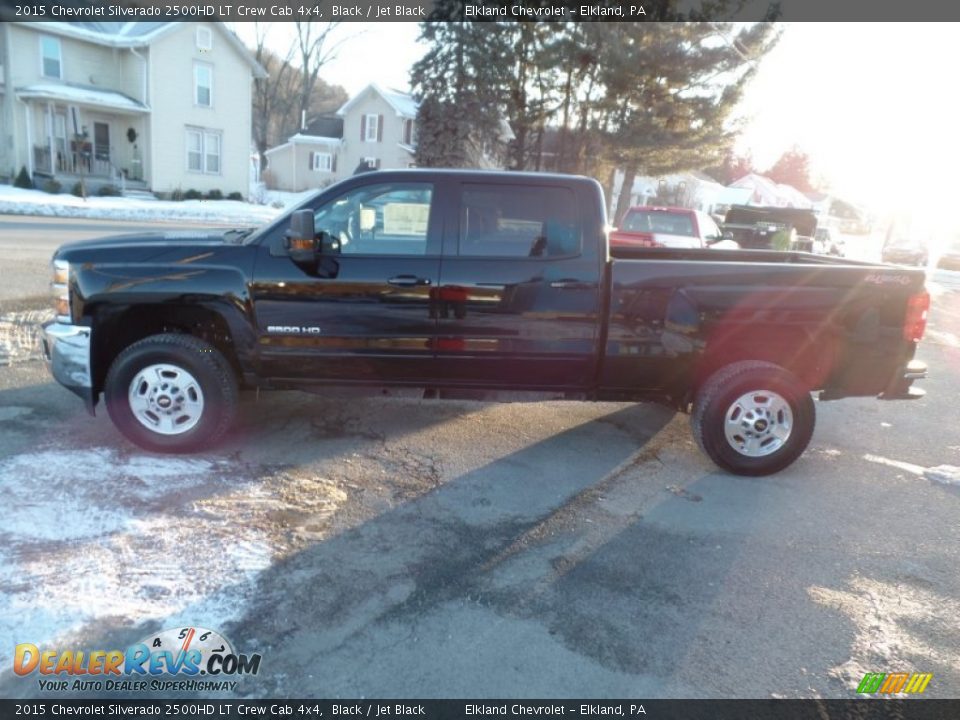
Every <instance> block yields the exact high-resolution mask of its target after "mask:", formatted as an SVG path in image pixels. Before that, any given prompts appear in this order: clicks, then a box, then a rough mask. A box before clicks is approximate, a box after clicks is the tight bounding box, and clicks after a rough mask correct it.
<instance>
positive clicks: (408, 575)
mask: <svg viewBox="0 0 960 720" xmlns="http://www.w3.org/2000/svg"><path fill="white" fill-rule="evenodd" d="M935 280H936V283H935V285H936V288H937V290H936V295H935V300H934V302H935V307H934V311H933V315H932V318H931V331H932V334H931V336H930V339H929V340H928V341H927V342H926V343H924V345H923V346H922V349H921V356H922V357H923V359H925V360H926V361H927V362H928V363H929V364H930V366H931V378H930V379H929V380H928V381H925V382H924V387H926V388H927V389H928V391H929V395H928V397H927V398H926V399H924V400H919V401H915V402H912V403H904V402H899V403H882V402H878V401H875V400H872V399H856V400H845V401H840V402H835V403H818V426H817V430H816V433H815V435H814V439H813V443H812V446H811V448H810V450H809V451H808V452H807V453H806V455H805V456H804V457H802V458H801V459H800V460H799V461H798V462H797V463H796V464H795V465H794V466H792V467H791V468H789V469H787V470H786V471H784V472H782V473H780V474H778V475H775V476H773V477H769V478H761V479H756V478H741V477H734V476H730V475H727V474H725V473H722V472H720V471H718V470H717V469H716V468H715V467H713V466H712V465H711V464H710V463H709V462H708V461H707V460H706V459H705V458H704V457H703V456H701V455H700V454H699V452H698V451H697V450H696V448H695V446H694V444H693V443H692V441H691V439H690V436H689V433H688V430H687V419H686V418H685V417H683V416H680V415H675V414H674V413H672V412H671V411H668V410H665V409H662V408H658V407H655V406H650V405H628V404H586V403H563V402H544V403H534V404H492V403H484V402H468V401H442V402H441V401H425V400H417V399H412V398H367V399H337V398H331V397H318V396H314V395H307V394H297V393H276V394H264V395H261V397H260V398H259V400H258V399H257V398H256V397H255V396H252V395H251V396H250V397H247V398H246V399H245V401H244V411H243V421H242V422H241V424H240V426H239V427H238V429H237V430H236V432H234V433H233V435H231V437H230V438H229V439H228V441H227V442H226V444H225V445H224V446H222V447H220V448H218V449H216V450H213V451H210V452H207V453H202V454H199V455H193V456H187V457H169V456H157V455H152V454H149V453H144V452H142V451H140V450H138V449H136V448H134V447H132V446H131V445H129V444H128V443H126V442H125V441H123V440H122V439H121V438H120V436H119V435H118V434H117V433H116V432H115V431H114V429H113V428H112V426H111V425H110V423H109V421H108V420H107V419H106V417H105V416H104V413H103V412H102V410H101V412H100V415H99V416H98V417H97V418H95V419H90V418H88V417H87V416H86V415H85V414H84V413H83V410H82V408H81V406H80V403H79V401H78V400H76V399H75V398H74V397H73V396H72V395H70V394H69V393H68V392H66V391H65V390H63V389H61V388H59V387H58V386H56V385H54V384H53V383H52V382H50V380H49V379H48V377H47V374H46V371H45V369H44V367H43V366H42V364H41V363H39V362H37V361H30V360H25V361H23V362H16V363H14V364H13V365H11V366H10V367H6V368H0V504H2V506H3V507H4V508H5V509H6V511H7V513H6V516H7V518H8V521H6V522H5V523H4V524H3V526H2V528H0V595H2V597H0V608H3V610H2V611H0V668H4V669H5V670H4V674H3V675H0V694H2V695H3V696H5V697H27V696H37V695H38V694H42V693H40V692H39V691H38V688H37V685H36V680H35V679H30V678H28V679H23V678H18V677H15V676H13V675H12V674H11V673H10V672H9V670H6V669H7V668H9V667H10V654H11V650H12V648H13V647H14V645H15V643H18V642H33V643H37V644H41V645H43V644H46V645H54V644H55V645H56V646H57V647H60V648H68V647H72V648H114V647H126V646H127V645H128V644H129V643H132V642H135V641H138V640H140V639H142V638H143V637H145V636H146V635H147V634H148V633H152V632H156V631H159V630H162V629H164V628H171V627H179V626H181V625H186V624H189V625H195V626H203V627H208V628H213V629H217V630H220V631H222V632H223V633H224V634H225V635H227V636H228V637H229V638H230V639H231V640H232V641H233V643H234V645H235V646H236V647H237V648H240V649H242V650H243V651H244V652H248V653H252V652H257V653H260V654H261V655H262V657H263V660H262V669H261V672H260V674H259V675H257V676H256V677H246V678H242V679H239V685H238V687H237V689H236V690H235V691H234V692H233V693H232V695H234V696H249V697H257V696H315V697H331V698H332V697H359V696H365V697H371V696H379V697H391V696H395V697H457V696H470V697H496V696H501V697H503V696H517V697H521V696H526V697H534V696H535V697H570V696H592V697H603V696H624V697H626V696H630V697H675V696H692V697H701V696H736V697H770V696H785V697H817V696H820V697H851V696H853V694H854V693H853V691H854V688H855V685H856V684H857V682H858V681H859V679H860V677H861V676H862V673H864V672H867V671H875V672H887V671H893V670H898V671H901V670H902V671H916V672H932V673H934V679H933V681H932V682H931V684H930V686H929V688H928V690H927V695H930V696H933V697H953V696H956V695H957V694H958V692H960V651H958V650H957V648H958V647H960V620H958V618H960V602H958V598H960V578H958V576H957V573H956V567H957V561H958V542H957V541H958V532H960V523H958V518H960V486H958V485H957V484H954V483H955V480H956V477H955V476H954V475H951V474H950V472H949V468H950V467H955V466H960V426H958V423H957V422H956V398H957V393H956V388H957V387H960V343H956V344H954V342H953V341H952V340H951V339H950V338H951V337H953V338H954V339H955V338H956V336H958V335H960V292H957V291H958V290H960V287H957V288H956V289H953V285H952V283H953V282H954V277H953V275H952V274H951V275H941V276H938V279H937V278H935ZM944 467H946V468H947V469H946V471H944V470H943V468H944ZM936 468H940V471H941V474H939V475H938V474H937V472H935V471H934V469H936ZM99 695H101V696H102V695H103V693H100V694H99ZM201 695H203V696H208V695H205V694H202V693H201Z"/></svg>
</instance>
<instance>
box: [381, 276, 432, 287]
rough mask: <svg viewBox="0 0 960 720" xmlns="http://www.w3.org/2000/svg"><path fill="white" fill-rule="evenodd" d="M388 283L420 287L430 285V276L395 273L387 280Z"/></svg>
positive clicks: (397, 285)
mask: <svg viewBox="0 0 960 720" xmlns="http://www.w3.org/2000/svg"><path fill="white" fill-rule="evenodd" d="M387 283H388V284H389V285H394V286H396V287H422V286H424V285H430V284H431V281H430V278H422V277H417V276H416V275H396V276H394V277H392V278H390V279H389V280H387Z"/></svg>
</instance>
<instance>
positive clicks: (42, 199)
mask: <svg viewBox="0 0 960 720" xmlns="http://www.w3.org/2000/svg"><path fill="white" fill-rule="evenodd" d="M312 194H313V191H308V192H303V193H281V192H276V191H268V192H267V193H266V199H267V200H268V204H266V205H254V204H252V203H247V202H241V201H236V200H184V201H182V202H174V201H170V200H151V199H145V198H133V197H91V198H88V199H86V200H84V199H83V198H78V197H76V196H74V195H69V194H66V193H62V194H58V195H52V194H50V193H45V192H41V191H40V190H24V189H21V188H16V187H13V186H12V185H0V214H3V213H6V214H9V215H42V216H45V217H71V218H92V219H99V220H136V221H184V220H188V221H197V222H202V223H218V224H229V225H261V224H263V223H265V222H269V221H271V220H273V219H275V218H276V217H277V216H279V215H280V214H281V213H283V212H284V210H285V209H287V208H288V207H292V206H293V205H296V204H298V203H299V202H301V201H302V200H303V199H305V198H306V197H309V196H310V195H312Z"/></svg>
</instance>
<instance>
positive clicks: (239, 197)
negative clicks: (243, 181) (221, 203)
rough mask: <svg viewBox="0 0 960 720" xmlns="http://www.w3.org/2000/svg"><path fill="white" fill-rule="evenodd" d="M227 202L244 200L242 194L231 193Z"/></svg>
mask: <svg viewBox="0 0 960 720" xmlns="http://www.w3.org/2000/svg"><path fill="white" fill-rule="evenodd" d="M227 200H240V201H242V200H243V195H241V194H240V193H238V192H232V193H230V194H229V195H227Z"/></svg>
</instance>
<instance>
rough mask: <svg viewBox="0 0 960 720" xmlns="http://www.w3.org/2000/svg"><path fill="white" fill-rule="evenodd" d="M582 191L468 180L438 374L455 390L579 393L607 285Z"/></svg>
mask: <svg viewBox="0 0 960 720" xmlns="http://www.w3.org/2000/svg"><path fill="white" fill-rule="evenodd" d="M578 202H579V200H578V194H577V193H576V192H575V190H574V189H571V188H570V187H567V186H564V185H563V184H561V183H556V184H551V183H549V182H548V181H546V180H545V181H544V183H543V184H542V185H541V184H529V183H524V184H517V183H516V182H515V181H514V182H510V181H509V180H504V181H498V180H490V181H487V182H461V183H460V184H459V185H458V190H457V192H456V195H455V197H454V198H453V202H452V203H451V206H450V208H449V210H448V213H449V215H448V217H447V219H446V223H445V227H446V232H445V237H444V254H443V258H442V261H441V268H440V285H439V287H438V288H437V290H436V293H435V297H434V303H433V307H434V312H435V314H436V316H437V321H438V323H437V360H438V362H437V372H438V374H440V375H441V377H442V378H443V379H444V380H445V381H447V382H448V383H451V384H456V385H463V386H471V385H472V386H487V387H491V386H497V387H511V386H519V387H524V388H530V389H574V388H581V387H583V386H585V385H586V384H588V383H589V381H590V378H591V377H592V374H593V372H594V370H595V362H596V360H597V357H598V352H597V348H598V343H599V325H600V323H599V320H598V317H599V312H600V283H599V265H598V261H597V259H596V256H595V255H590V257H586V256H585V255H584V253H583V234H584V228H583V227H581V222H580V218H581V216H582V215H581V212H580V208H579V206H578Z"/></svg>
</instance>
